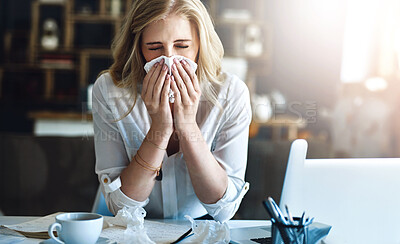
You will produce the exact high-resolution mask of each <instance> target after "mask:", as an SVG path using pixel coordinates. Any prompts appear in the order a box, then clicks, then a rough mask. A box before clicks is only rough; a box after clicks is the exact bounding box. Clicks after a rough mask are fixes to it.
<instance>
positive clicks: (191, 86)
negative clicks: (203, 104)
mask: <svg viewBox="0 0 400 244" xmlns="http://www.w3.org/2000/svg"><path fill="white" fill-rule="evenodd" d="M172 75H173V79H172V80H173V81H172V82H171V89H172V91H173V92H174V95H175V102H174V104H173V114H174V125H175V129H176V130H177V132H178V133H181V134H182V133H186V134H187V133H190V131H191V130H192V128H193V126H197V124H196V114H197V109H198V106H199V101H200V96H201V90H200V85H199V81H198V79H197V75H196V73H195V71H194V70H193V69H192V67H191V66H190V64H189V63H188V62H186V61H185V60H182V61H181V62H179V61H178V60H177V59H174V64H173V65H172Z"/></svg>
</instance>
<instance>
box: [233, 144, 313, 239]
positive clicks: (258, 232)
mask: <svg viewBox="0 0 400 244" xmlns="http://www.w3.org/2000/svg"><path fill="white" fill-rule="evenodd" d="M306 153H307V143H306V142H305V144H304V143H299V141H297V143H294V144H292V147H291V150H290V154H289V159H288V165H293V163H291V162H292V161H295V162H299V161H304V158H305V155H306ZM267 197H268V196H267V195H265V199H266V198H267ZM260 206H262V203H261V202H260ZM230 235H231V243H234V244H239V243H240V244H247V243H248V244H256V243H265V242H263V241H265V240H262V239H265V238H267V237H271V225H268V226H260V227H246V228H230Z"/></svg>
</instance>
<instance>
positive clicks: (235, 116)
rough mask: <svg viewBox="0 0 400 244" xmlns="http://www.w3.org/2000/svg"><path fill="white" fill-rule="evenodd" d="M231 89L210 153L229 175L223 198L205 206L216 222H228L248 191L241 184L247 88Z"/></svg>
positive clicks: (248, 119)
mask: <svg viewBox="0 0 400 244" xmlns="http://www.w3.org/2000/svg"><path fill="white" fill-rule="evenodd" d="M240 84H241V85H240V86H238V87H235V88H233V89H232V91H231V93H232V94H233V95H232V96H228V99H227V101H229V105H228V106H227V108H226V112H225V115H224V118H225V119H224V121H223V123H222V126H221V128H220V130H219V132H218V133H217V136H216V138H215V140H214V143H213V144H214V145H213V146H212V148H211V150H212V153H213V155H214V157H215V159H216V160H217V161H218V162H219V163H220V164H221V165H222V167H223V168H224V169H225V171H226V173H227V175H228V186H227V189H226V191H225V194H224V196H223V197H222V198H221V199H220V200H219V201H218V202H216V203H214V204H204V203H203V206H204V207H205V208H206V210H207V212H208V213H209V214H210V215H211V216H212V217H213V218H214V219H215V220H217V221H220V222H225V221H227V220H229V219H231V218H232V217H233V216H234V215H235V213H236V211H237V210H238V209H239V206H240V203H241V201H242V199H243V196H244V195H245V194H246V192H247V191H248V190H249V183H246V182H245V180H244V176H245V172H246V165H247V148H248V137H249V125H250V122H251V116H252V114H251V107H250V96H249V91H248V89H247V87H246V85H245V84H244V83H243V82H242V83H240Z"/></svg>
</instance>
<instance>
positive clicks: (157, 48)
mask: <svg viewBox="0 0 400 244" xmlns="http://www.w3.org/2000/svg"><path fill="white" fill-rule="evenodd" d="M161 48H162V47H155V48H149V50H151V51H155V50H159V49H161Z"/></svg>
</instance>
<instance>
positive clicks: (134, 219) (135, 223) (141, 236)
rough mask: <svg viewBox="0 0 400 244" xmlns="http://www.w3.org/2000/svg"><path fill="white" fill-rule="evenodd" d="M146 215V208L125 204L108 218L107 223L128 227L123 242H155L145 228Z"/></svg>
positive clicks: (150, 243) (130, 243) (145, 243)
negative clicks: (113, 215)
mask: <svg viewBox="0 0 400 244" xmlns="http://www.w3.org/2000/svg"><path fill="white" fill-rule="evenodd" d="M144 217H146V210H144V208H142V207H127V206H124V207H123V208H122V209H120V210H119V211H118V213H117V215H116V216H115V217H114V218H112V219H109V220H108V223H107V224H112V225H118V226H123V227H126V230H125V231H124V236H123V241H122V242H121V243H122V244H133V243H143V244H155V242H154V241H152V240H151V239H150V238H149V236H148V235H147V232H146V229H145V228H144Z"/></svg>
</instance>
